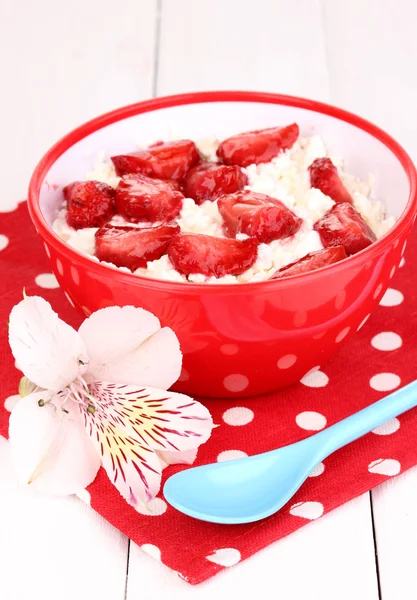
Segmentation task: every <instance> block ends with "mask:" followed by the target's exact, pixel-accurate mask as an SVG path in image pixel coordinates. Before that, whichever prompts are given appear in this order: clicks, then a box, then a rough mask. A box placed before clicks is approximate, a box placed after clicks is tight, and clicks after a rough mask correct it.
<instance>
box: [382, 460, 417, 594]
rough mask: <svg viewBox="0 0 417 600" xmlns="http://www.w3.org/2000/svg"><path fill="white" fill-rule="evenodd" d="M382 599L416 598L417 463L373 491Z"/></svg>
mask: <svg viewBox="0 0 417 600" xmlns="http://www.w3.org/2000/svg"><path fill="white" fill-rule="evenodd" d="M372 500H373V509H374V522H375V532H376V543H377V551H378V566H379V574H380V575H379V576H380V583H381V591H382V598H383V600H399V598H401V600H411V599H414V598H417V578H416V575H415V551H414V549H415V543H416V539H417V508H416V507H417V467H414V468H413V469H411V470H410V471H407V472H406V473H404V475H401V476H400V477H397V478H396V479H393V480H392V481H388V482H387V483H385V484H384V485H381V486H380V487H379V488H377V489H376V490H374V491H373V492H372Z"/></svg>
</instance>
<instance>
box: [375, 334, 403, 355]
mask: <svg viewBox="0 0 417 600" xmlns="http://www.w3.org/2000/svg"><path fill="white" fill-rule="evenodd" d="M371 344H372V346H373V347H374V348H376V349H377V350H382V351H384V352H388V351H390V350H398V348H401V346H402V344H403V340H402V338H401V336H400V335H398V333H395V332H394V331H382V332H381V333H378V334H377V335H375V336H374V337H373V338H372V340H371Z"/></svg>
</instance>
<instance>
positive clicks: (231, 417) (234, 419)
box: [223, 406, 255, 427]
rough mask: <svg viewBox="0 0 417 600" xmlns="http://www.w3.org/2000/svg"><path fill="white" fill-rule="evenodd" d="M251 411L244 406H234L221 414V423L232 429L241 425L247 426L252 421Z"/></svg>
mask: <svg viewBox="0 0 417 600" xmlns="http://www.w3.org/2000/svg"><path fill="white" fill-rule="evenodd" d="M254 416H255V415H254V414H253V411H252V410H251V409H250V408H246V407H245V406H235V407H233V408H228V409H227V410H226V411H225V412H224V413H223V421H224V422H225V423H227V425H233V426H234V427H240V426H241V425H247V424H248V423H250V422H251V421H252V420H253V417H254Z"/></svg>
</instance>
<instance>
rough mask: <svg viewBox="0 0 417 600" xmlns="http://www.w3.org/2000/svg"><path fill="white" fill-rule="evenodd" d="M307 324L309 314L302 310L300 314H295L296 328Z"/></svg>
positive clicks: (294, 322)
mask: <svg viewBox="0 0 417 600" xmlns="http://www.w3.org/2000/svg"><path fill="white" fill-rule="evenodd" d="M306 323H307V313H306V312H305V311H304V310H300V311H299V312H297V313H295V315H294V319H293V324H294V325H295V327H302V326H303V325H305V324H306Z"/></svg>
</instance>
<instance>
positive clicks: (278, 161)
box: [53, 135, 395, 284]
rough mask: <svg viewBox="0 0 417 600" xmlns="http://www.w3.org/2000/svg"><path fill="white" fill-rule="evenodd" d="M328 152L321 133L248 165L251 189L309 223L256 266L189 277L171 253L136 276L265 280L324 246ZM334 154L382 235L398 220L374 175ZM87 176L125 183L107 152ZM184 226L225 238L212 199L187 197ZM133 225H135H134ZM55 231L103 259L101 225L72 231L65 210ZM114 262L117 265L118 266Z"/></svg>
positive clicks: (207, 151)
mask: <svg viewBox="0 0 417 600" xmlns="http://www.w3.org/2000/svg"><path fill="white" fill-rule="evenodd" d="M218 144H219V141H218V140H217V139H215V138H211V139H206V140H204V141H202V142H201V143H199V144H198V147H199V150H200V152H201V153H202V154H203V155H204V156H205V158H207V159H208V160H214V159H215V152H216V148H217V146H218ZM326 156H328V154H327V151H326V148H325V145H324V142H323V139H322V138H321V137H320V136H318V135H315V136H312V137H309V138H301V139H299V140H298V141H297V142H296V143H295V144H294V146H293V147H292V148H290V149H289V150H287V151H286V152H283V153H281V154H280V155H279V156H277V157H276V158H274V159H273V160H272V161H271V162H269V163H261V164H259V165H255V164H253V165H249V166H248V167H247V168H246V169H244V170H245V172H246V174H247V176H248V179H249V184H248V186H247V189H249V190H252V191H254V192H259V193H263V194H268V195H269V196H272V197H274V198H278V199H279V200H281V201H282V202H283V203H284V204H286V205H287V206H288V207H289V208H290V209H291V210H292V211H293V212H294V213H295V214H296V215H297V216H298V217H301V218H302V219H303V224H302V227H301V228H300V229H299V231H298V232H297V233H296V234H295V235H294V236H292V237H291V238H287V239H284V240H274V241H273V242H270V243H269V244H260V245H259V247H258V257H257V260H256V262H255V264H254V265H253V266H252V267H251V268H250V269H248V270H247V271H245V272H244V273H242V274H241V275H238V276H233V275H226V276H225V277H220V278H215V277H206V276H204V275H202V274H200V273H196V274H193V275H189V277H188V279H187V278H186V277H184V276H183V275H181V273H179V272H178V271H176V270H175V269H174V267H173V266H172V264H171V263H170V260H169V258H168V256H166V255H165V256H162V257H161V258H160V259H158V260H154V261H150V262H148V264H147V267H146V268H141V269H137V270H136V271H135V274H137V275H142V276H144V277H151V278H153V279H164V280H167V281H191V282H194V283H216V284H222V283H245V282H255V281H265V280H267V279H269V278H270V277H271V276H272V275H273V274H274V273H275V271H277V270H278V269H280V268H281V267H284V266H285V265H287V264H289V263H291V262H294V261H295V260H298V259H299V258H302V257H303V256H305V255H306V254H308V253H310V252H315V251H317V250H321V249H322V248H323V245H322V243H321V240H320V236H319V234H318V233H317V232H316V231H314V229H313V225H314V223H315V222H316V221H317V220H318V219H320V218H321V217H322V216H323V215H324V214H325V213H326V212H327V211H328V210H329V209H330V208H331V207H332V206H333V205H334V201H333V200H332V199H331V198H330V197H329V196H326V195H325V194H323V193H322V192H321V191H320V190H318V189H316V188H311V187H310V179H309V173H308V167H309V165H310V164H311V163H312V162H313V161H314V160H315V159H316V158H322V157H326ZM329 158H331V160H332V162H333V164H335V165H336V166H337V168H338V170H339V174H340V177H341V179H342V181H343V183H344V185H345V186H346V187H347V189H348V190H349V192H350V193H351V195H352V198H353V202H354V206H355V208H356V209H357V210H358V211H359V212H360V214H361V215H362V217H363V219H364V220H365V221H366V222H367V223H368V224H369V225H370V227H371V228H372V229H373V231H374V232H375V234H376V236H377V237H378V238H379V237H381V236H382V235H384V234H385V233H386V232H387V231H388V230H389V229H390V228H391V227H392V226H393V225H394V222H395V220H394V218H393V217H388V218H387V217H386V214H385V206H384V204H383V203H382V202H380V201H379V200H376V199H375V198H374V196H373V177H372V176H370V177H369V179H368V181H362V180H359V179H357V178H356V177H354V176H352V175H350V174H348V173H344V171H343V161H342V160H341V159H340V158H338V157H335V156H330V157H329ZM86 179H89V180H96V181H102V182H104V183H107V184H108V185H111V186H112V187H117V185H118V182H119V181H120V178H119V177H117V175H116V173H115V170H114V167H113V164H112V163H111V162H105V161H104V157H103V156H102V157H100V158H99V160H98V162H97V164H96V165H95V166H94V168H93V170H92V171H90V172H89V173H87V175H86ZM111 223H112V224H114V225H123V224H126V221H125V220H124V219H123V218H122V217H120V216H116V217H114V218H113V219H112V221H111ZM178 224H179V225H180V227H181V230H182V231H185V232H192V233H203V234H206V235H213V236H216V237H225V236H224V234H223V230H222V218H221V216H220V213H219V211H218V208H217V202H210V201H207V202H204V203H203V204H201V205H200V206H198V205H197V204H195V202H194V200H193V199H192V198H185V199H184V201H183V208H182V210H181V213H180V216H179V218H178ZM129 225H133V224H132V223H129ZM137 226H138V227H140V226H141V225H137ZM142 226H143V225H142ZM53 230H54V231H55V232H56V233H57V234H58V235H59V237H60V238H61V239H62V240H64V241H65V242H66V243H67V244H69V245H70V246H72V247H73V248H75V249H76V250H79V251H80V252H83V253H86V254H88V255H90V256H91V257H92V258H94V259H95V260H97V259H96V257H95V256H94V246H95V240H94V235H95V233H96V231H97V229H96V228H86V229H79V230H75V229H72V227H69V226H68V224H67V222H66V210H65V208H63V209H61V210H60V211H59V213H58V216H57V218H56V220H55V222H54V223H53ZM238 237H239V236H238ZM240 237H241V239H243V238H244V237H246V236H244V235H241V236H240ZM105 264H107V263H105ZM111 266H113V267H114V265H111ZM114 268H117V267H114ZM120 270H123V271H126V272H129V273H130V271H129V270H128V269H126V268H124V267H121V268H120Z"/></svg>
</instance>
